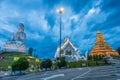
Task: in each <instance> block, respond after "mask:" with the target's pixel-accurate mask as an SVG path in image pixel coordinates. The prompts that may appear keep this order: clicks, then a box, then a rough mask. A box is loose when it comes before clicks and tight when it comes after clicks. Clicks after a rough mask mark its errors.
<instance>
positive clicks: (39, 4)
mask: <svg viewBox="0 0 120 80" xmlns="http://www.w3.org/2000/svg"><path fill="white" fill-rule="evenodd" d="M115 2H116V1H113V0H109V1H104V0H86V1H84V0H80V1H78V0H57V1H56V0H53V1H51V0H36V1H34V0H32V1H28V0H25V1H17V0H14V1H13V2H11V1H8V0H5V1H4V0H3V1H0V11H1V13H0V34H1V35H0V38H1V40H2V41H4V40H7V39H10V35H11V32H17V27H18V24H19V22H22V23H24V25H25V33H26V34H27V47H31V46H32V47H34V48H37V53H38V54H39V55H40V57H42V58H47V57H48V58H49V57H52V56H53V55H54V53H55V50H56V48H57V46H58V45H59V37H60V34H59V30H60V29H59V24H60V23H59V17H60V16H59V14H58V13H57V12H56V9H57V8H59V7H61V6H62V7H64V8H65V12H64V14H62V25H61V27H62V41H63V40H64V38H65V37H66V36H69V37H70V40H71V41H72V42H73V44H74V45H75V46H76V47H77V48H78V49H79V50H80V51H81V53H82V51H83V50H86V49H88V48H89V50H90V49H91V48H92V47H93V45H94V43H95V37H96V33H97V30H98V29H100V30H101V32H102V33H103V36H104V37H105V39H106V41H107V42H108V44H110V45H112V46H113V47H115V48H116V47H117V46H118V45H119V39H118V37H119V34H120V32H119V28H120V24H119V21H120V16H119V13H120V10H119V9H120V8H119V5H118V4H119V2H117V3H115ZM112 3H114V4H112ZM2 41H0V45H1V44H2ZM116 42H118V44H115V43H116ZM44 53H46V55H47V56H46V55H44Z"/></svg>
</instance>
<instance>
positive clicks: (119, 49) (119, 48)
mask: <svg viewBox="0 0 120 80" xmlns="http://www.w3.org/2000/svg"><path fill="white" fill-rule="evenodd" d="M117 52H118V53H119V55H120V47H118V49H117Z"/></svg>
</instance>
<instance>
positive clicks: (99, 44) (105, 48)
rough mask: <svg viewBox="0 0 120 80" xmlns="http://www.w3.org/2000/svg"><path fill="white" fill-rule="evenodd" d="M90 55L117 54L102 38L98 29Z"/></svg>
mask: <svg viewBox="0 0 120 80" xmlns="http://www.w3.org/2000/svg"><path fill="white" fill-rule="evenodd" d="M90 55H92V56H93V55H105V56H107V55H114V56H117V55H119V54H118V53H117V52H115V51H114V50H113V49H112V47H110V46H109V45H108V44H107V43H106V41H105V39H104V38H103V36H102V34H101V32H100V30H98V32H97V36H96V43H95V45H94V47H93V48H92V50H91V52H90Z"/></svg>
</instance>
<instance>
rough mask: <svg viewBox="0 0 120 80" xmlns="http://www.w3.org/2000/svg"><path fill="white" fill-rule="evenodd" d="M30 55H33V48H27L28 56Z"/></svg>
mask: <svg viewBox="0 0 120 80" xmlns="http://www.w3.org/2000/svg"><path fill="white" fill-rule="evenodd" d="M32 53H33V48H29V50H28V55H30V56H31V55H32Z"/></svg>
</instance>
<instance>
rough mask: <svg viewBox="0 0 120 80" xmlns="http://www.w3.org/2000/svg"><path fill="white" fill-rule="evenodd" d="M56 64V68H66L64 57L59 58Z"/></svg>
mask: <svg viewBox="0 0 120 80" xmlns="http://www.w3.org/2000/svg"><path fill="white" fill-rule="evenodd" d="M56 64H57V66H58V68H61V67H66V65H67V63H66V61H65V58H64V57H61V58H60V59H59V60H58V61H57V63H56Z"/></svg>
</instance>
